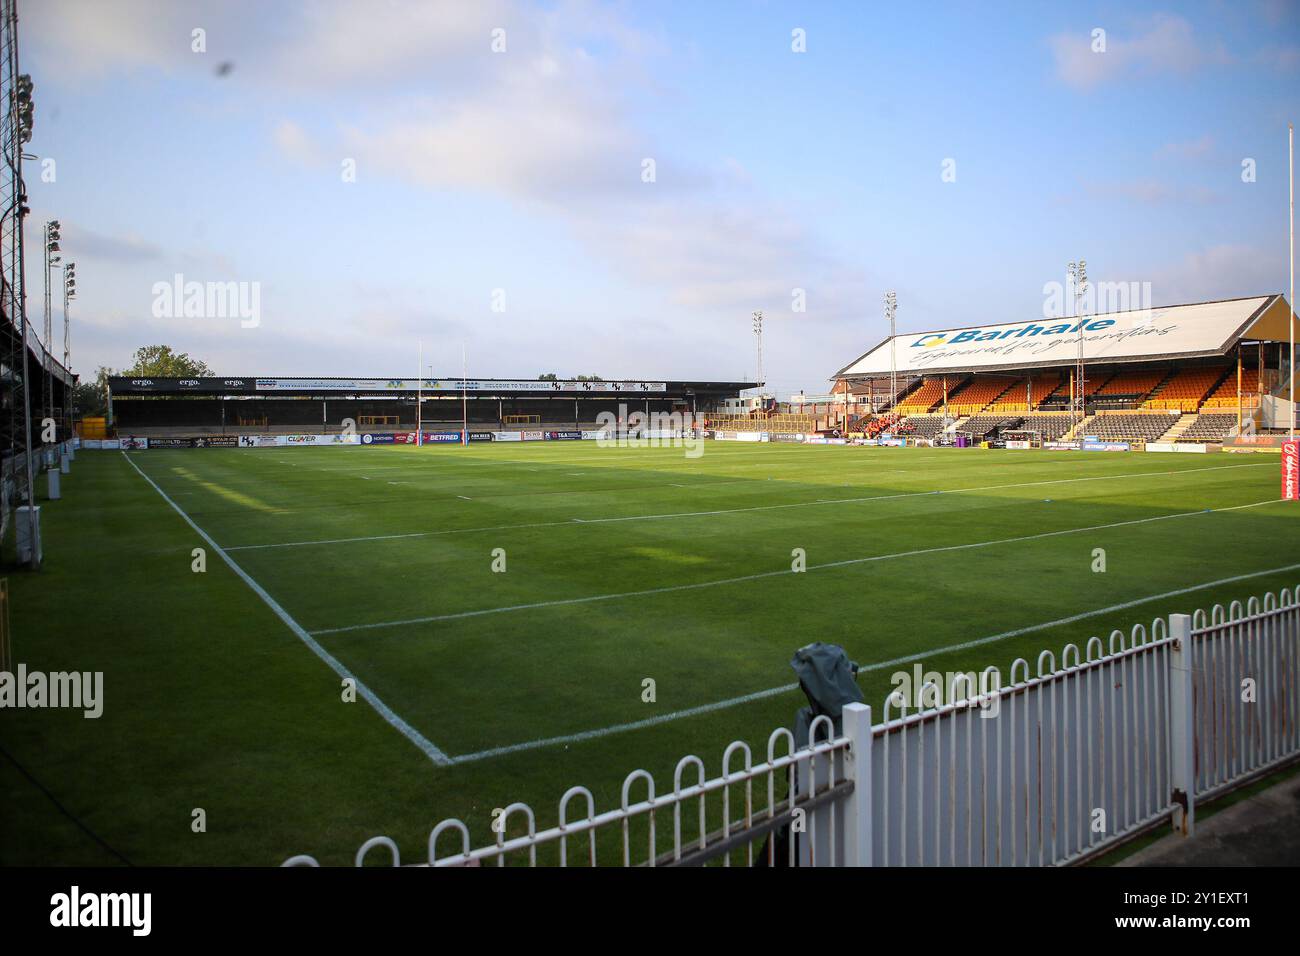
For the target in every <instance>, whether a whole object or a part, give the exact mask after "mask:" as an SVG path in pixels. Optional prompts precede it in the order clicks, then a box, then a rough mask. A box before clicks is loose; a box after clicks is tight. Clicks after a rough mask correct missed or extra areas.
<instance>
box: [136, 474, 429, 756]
mask: <svg viewBox="0 0 1300 956" xmlns="http://www.w3.org/2000/svg"><path fill="white" fill-rule="evenodd" d="M122 457H123V458H125V459H126V461H127V464H129V465H130V466H131V467H132V468H134V469H135V471H136V474H138V475H139V476H140V477H141V478H143V479H144V480H145V481H147V482H148V483H149V484H150V486H152V488H153V490H154V491H156V492H158V494H159V495H161V496H162V499H163V501H165V502H167V503H168V504H169V505H171V506H172V509H173V510H174V511H175V512H176V513H177V514H178V515H180V516H181V518H183V519H184V521H185V523H186V524H187V525H189V526H190V527H191V528H193V529H194V531H195V532H196V533H197V534H198V536H199V537H200V538H202V539H203V540H204V541H205V542H207V544H208V547H210V548H212V550H213V551H215V552H216V553H217V554H218V555H220V556H221V560H222V561H225V562H226V564H227V565H228V566H229V567H230V570H232V571H234V572H235V574H236V575H238V577H239V579H240V580H241V581H243V582H244V583H245V584H247V585H248V587H249V588H250V589H251V590H252V592H253V593H254V594H256V595H257V596H258V597H259V598H261V599H262V602H263V603H264V604H266V606H267V607H269V608H270V609H271V610H272V611H273V612H274V613H275V615H276V617H278V618H279V619H280V620H281V621H283V622H284V623H285V624H286V625H287V626H288V628H289V630H291V631H292V632H293V633H294V635H295V636H296V637H297V638H298V639H299V640H300V641H302V642H303V643H304V644H306V645H307V647H309V648H310V649H311V651H312V653H313V654H315V655H316V656H317V657H319V658H320V659H321V660H322V661H324V662H325V663H326V664H327V665H329V667H330V669H331V670H333V671H334V673H336V674H338V675H339V677H342V678H343V679H344V680H351V681H353V683H354V684H355V686H356V689H357V693H358V694H359V695H360V696H361V697H362V699H364V700H365V702H366V703H368V704H369V705H370V706H371V707H373V708H374V709H375V712H376V713H377V714H379V716H380V717H382V718H383V719H384V720H386V721H387V722H388V723H389V724H390V725H391V726H392V727H393V728H394V729H396V730H397V731H398V732H399V733H401V734H402V736H403V737H405V738H406V739H407V740H409V741H410V742H411V743H413V744H415V746H417V747H419V748H420V750H421V751H423V753H424V755H425V756H426V757H428V758H429V759H430V760H432V761H433V762H434V763H435V764H437V765H438V766H440V767H446V766H450V765H451V763H452V760H451V758H450V757H448V756H447V755H446V754H445V753H443V752H442V751H441V750H439V749H438V748H437V747H436V746H434V744H433V741H431V740H429V739H428V738H427V737H425V736H424V735H423V734H421V733H420V732H419V731H418V730H416V729H415V728H414V727H412V726H411V725H410V724H408V723H407V722H406V721H404V720H403V719H402V718H401V717H399V716H398V715H397V714H396V713H394V712H393V710H392V708H390V707H389V706H388V705H387V704H385V703H384V702H383V701H382V700H380V699H379V697H378V696H376V695H375V693H374V692H373V691H372V690H371V689H370V688H369V687H367V686H366V685H365V684H364V683H362V682H361V680H360V678H358V677H356V676H355V675H354V674H353V673H352V672H351V671H350V670H348V668H347V666H346V665H344V664H343V663H342V662H341V661H340V660H339V659H338V658H336V657H335V656H334V655H333V654H331V653H330V652H329V651H327V650H325V648H323V647H321V646H320V644H319V643H318V642H317V641H316V640H315V639H313V638H312V636H311V635H310V634H308V633H307V631H306V629H305V628H303V626H302V625H301V624H299V623H298V622H297V621H295V620H294V619H293V618H292V617H291V616H290V615H289V612H288V611H286V610H285V609H284V608H283V607H281V606H280V604H279V602H277V601H276V600H275V598H273V597H271V595H270V594H268V593H267V592H266V589H265V588H263V587H262V586H261V585H260V584H258V583H257V582H256V581H255V580H253V577H252V575H250V574H249V573H248V572H247V571H245V570H244V569H243V568H241V567H240V566H239V565H238V564H236V563H235V562H234V559H233V558H231V557H230V555H228V554H227V553H226V552H225V549H223V548H222V547H221V545H219V544H217V542H216V541H214V540H212V536H211V535H209V534H208V533H207V532H206V531H204V530H203V529H202V528H200V527H199V526H198V525H197V524H195V523H194V519H193V518H191V517H190V516H189V515H187V514H186V513H185V511H184V510H183V509H182V508H181V506H180V505H178V504H177V503H176V502H175V501H173V500H172V499H171V498H169V497H167V492H165V491H163V490H162V489H161V488H159V487H158V485H157V484H155V483H154V480H153V479H152V478H150V477H149V476H148V475H146V474H145V473H144V472H143V471H141V470H140V466H139V465H137V464H136V463H135V462H134V461H132V460H131V458H130V456H129V455H127V454H126V453H125V452H123V453H122Z"/></svg>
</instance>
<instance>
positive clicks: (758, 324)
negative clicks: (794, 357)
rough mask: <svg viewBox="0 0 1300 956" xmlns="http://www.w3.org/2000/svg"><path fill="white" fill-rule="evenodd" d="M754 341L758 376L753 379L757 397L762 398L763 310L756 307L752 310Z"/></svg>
mask: <svg viewBox="0 0 1300 956" xmlns="http://www.w3.org/2000/svg"><path fill="white" fill-rule="evenodd" d="M753 319H754V341H755V343H756V344H757V346H758V376H757V378H756V379H755V381H756V382H757V383H758V397H759V399H760V403H761V400H762V398H763V310H762V309H758V310H756V311H755V312H754V315H753Z"/></svg>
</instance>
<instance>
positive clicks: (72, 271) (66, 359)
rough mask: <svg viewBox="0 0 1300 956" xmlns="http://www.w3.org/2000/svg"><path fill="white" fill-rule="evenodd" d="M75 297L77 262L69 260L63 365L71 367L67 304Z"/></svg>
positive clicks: (64, 318)
mask: <svg viewBox="0 0 1300 956" xmlns="http://www.w3.org/2000/svg"><path fill="white" fill-rule="evenodd" d="M76 297H77V264H76V263H75V262H69V263H67V264H66V265H65V266H64V267H63V367H64V368H71V367H72V366H71V357H72V344H71V343H72V330H71V323H72V320H71V318H70V317H69V315H68V305H69V303H70V302H72V300H73V299H75V298H76ZM70 404H71V403H70V402H65V403H64V405H65V408H64V417H65V418H66V417H67V415H68V411H67V406H69V405H70Z"/></svg>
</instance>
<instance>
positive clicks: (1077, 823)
mask: <svg viewBox="0 0 1300 956" xmlns="http://www.w3.org/2000/svg"><path fill="white" fill-rule="evenodd" d="M936 676H937V675H936ZM1009 676H1010V683H1009V684H1007V685H1006V686H1002V683H1001V675H1000V673H999V672H998V669H997V668H996V667H988V668H985V670H984V671H982V672H981V673H980V674H979V675H976V674H974V673H965V674H957V675H952V676H951V678H950V679H944V678H941V680H943V681H944V682H945V683H947V684H948V686H946V687H941V686H939V684H938V683H936V682H935V681H933V680H926V681H925V682H924V683H923V684H922V686H921V688H920V689H919V692H918V693H917V694H916V702H917V703H921V702H927V701H930V700H934V702H933V703H928V704H927V705H926V706H921V707H919V708H918V709H916V710H914V711H913V712H911V713H909V712H908V705H907V701H906V700H905V698H903V696H902V694H901V693H900V692H899V691H895V692H894V693H893V694H891V695H890V696H889V697H888V698H887V699H886V701H885V705H884V709H883V718H884V719H883V720H882V722H881V723H879V724H877V725H875V726H873V725H872V723H871V708H870V707H867V706H865V705H863V704H850V705H848V706H846V707H845V708H844V712H843V717H842V721H843V728H842V732H841V733H840V734H839V735H838V736H834V729H833V726H832V724H831V721H830V720H829V719H828V718H826V717H819V718H817V719H816V720H815V721H814V722H813V725H812V738H813V741H814V743H812V744H810V745H808V746H806V747H803V748H799V749H796V747H795V742H794V736H793V734H791V732H790V731H789V730H786V729H784V728H780V729H777V730H775V731H773V732H772V734H771V736H770V737H769V738H768V744H767V757H766V760H765V761H764V762H763V763H759V764H753V763H752V755H751V751H750V748H749V746H748V745H747V744H744V743H742V742H740V741H736V742H733V743H732V744H730V745H729V746H728V747H727V748H726V750H725V751H724V752H723V757H722V774H721V776H717V777H712V778H708V777H707V775H706V770H705V765H704V762H703V761H702V760H701V759H700V758H698V757H696V756H687V757H683V758H682V759H681V760H680V761H679V762H678V763H677V767H676V770H675V771H674V774H673V787H672V790H671V791H670V792H667V793H664V794H657V793H656V790H655V781H654V778H653V776H652V775H651V774H649V773H648V772H647V771H645V770H635V771H633V772H632V773H630V774H628V775H627V777H626V778H625V779H624V781H623V786H622V791H621V794H622V798H621V802H620V806H619V807H617V808H616V809H613V810H608V811H605V812H603V813H599V814H598V813H597V812H596V802H595V798H594V796H593V795H592V793H591V791H590V790H588V789H587V788H585V787H572V788H570V789H569V790H568V791H567V792H566V793H565V794H564V795H563V797H561V799H560V803H559V813H558V820H559V823H558V824H557V825H555V826H552V827H549V828H546V829H543V830H537V828H536V816H535V814H534V813H533V811H532V809H531V808H530V807H528V806H527V805H526V804H522V803H515V804H511V805H510V806H508V807H505V808H504V810H503V811H502V812H500V813H499V814H498V816H497V817H496V819H495V822H494V825H493V827H492V830H493V832H494V833H495V835H496V838H495V842H493V843H491V844H489V845H487V846H483V847H480V848H478V849H471V842H472V841H471V834H470V830H469V828H468V827H467V826H466V825H465V824H464V823H463V822H461V821H460V820H444V821H443V822H441V823H439V824H438V825H437V826H435V827H434V828H433V830H432V831H431V832H430V834H429V839H428V853H427V859H425V860H422V861H420V862H421V864H422V865H428V866H466V865H482V864H484V863H488V862H491V861H495V862H496V863H497V865H501V866H504V865H505V864H506V862H507V858H512V859H513V860H518V861H520V862H525V863H528V864H530V865H536V864H537V863H538V851H539V849H543V850H546V851H549V853H550V854H551V857H552V859H550V860H547V861H546V862H555V863H558V864H559V865H561V866H565V865H573V864H575V863H579V864H581V865H591V866H594V865H596V864H597V863H598V862H616V863H621V864H622V865H624V866H628V865H649V866H655V865H660V866H662V865H699V864H704V863H711V862H716V863H720V864H721V865H724V866H730V865H733V864H735V865H740V864H743V865H757V864H767V865H776V864H786V865H799V866H824V865H829V866H836V865H858V866H869V865H877V866H885V865H888V866H948V865H956V866H1044V865H1055V864H1068V863H1072V862H1077V861H1079V860H1081V859H1083V858H1085V857H1089V856H1092V855H1094V854H1096V853H1097V852H1099V851H1101V850H1104V849H1106V848H1108V847H1110V846H1112V845H1114V844H1116V843H1117V842H1119V841H1121V840H1124V839H1126V838H1128V837H1130V836H1132V835H1134V834H1136V833H1138V832H1140V831H1142V830H1144V829H1147V828H1150V827H1151V826H1152V825H1154V824H1156V823H1157V822H1158V821H1159V820H1161V819H1163V818H1168V819H1170V821H1171V824H1172V825H1173V826H1174V827H1175V828H1176V829H1179V830H1181V831H1182V832H1183V833H1186V834H1189V835H1190V834H1191V833H1192V830H1193V827H1194V820H1195V804H1196V799H1197V798H1198V797H1208V796H1213V795H1214V794H1216V793H1219V792H1221V791H1223V790H1224V789H1226V788H1228V787H1231V786H1235V785H1238V784H1240V783H1242V782H1243V781H1246V780H1249V779H1251V778H1253V777H1255V776H1258V775H1260V774H1262V773H1264V772H1267V771H1268V770H1269V769H1270V768H1272V767H1275V766H1278V765H1280V764H1282V763H1284V762H1286V761H1288V760H1291V759H1293V758H1295V757H1296V756H1297V754H1300V693H1298V688H1300V588H1297V589H1295V590H1283V591H1282V592H1280V594H1278V595H1277V596H1276V597H1275V596H1274V595H1272V594H1269V595H1266V596H1265V597H1264V598H1263V599H1262V601H1261V600H1260V599H1256V598H1252V599H1251V600H1250V601H1249V602H1247V604H1246V605H1245V606H1244V607H1243V606H1242V605H1241V604H1240V602H1233V603H1232V604H1231V605H1230V606H1229V608H1228V609H1226V610H1225V609H1224V608H1222V607H1221V606H1218V605H1216V606H1215V607H1214V608H1212V609H1211V611H1210V612H1209V613H1208V614H1207V613H1206V612H1204V611H1197V612H1196V614H1195V615H1194V616H1189V615H1186V614H1175V615H1171V616H1170V618H1169V619H1168V621H1166V620H1164V619H1156V620H1155V621H1153V622H1152V624H1151V626H1150V628H1147V627H1145V626H1143V625H1141V624H1139V625H1136V626H1134V627H1133V629H1132V630H1131V631H1130V632H1129V634H1128V635H1127V636H1126V635H1125V634H1124V633H1123V632H1122V631H1113V632H1112V633H1111V635H1110V637H1109V639H1108V641H1107V642H1105V643H1104V644H1103V642H1102V640H1101V639H1100V638H1097V637H1092V638H1090V639H1089V640H1088V641H1086V642H1085V644H1084V649H1083V651H1082V652H1081V651H1080V650H1079V648H1078V646H1077V645H1075V644H1067V645H1066V646H1065V648H1064V650H1063V651H1062V653H1061V656H1060V658H1059V660H1058V659H1057V658H1056V656H1055V655H1054V654H1052V653H1051V652H1050V651H1043V652H1042V653H1041V654H1039V655H1038V658H1037V660H1036V662H1035V665H1034V667H1033V668H1032V672H1031V667H1030V665H1029V662H1028V661H1026V660H1025V659H1023V658H1020V659H1017V660H1016V661H1014V662H1013V663H1012V665H1011V670H1010V675H1009ZM945 696H946V697H947V698H948V702H943V700H942V698H943V697H945ZM782 744H784V747H782ZM781 749H783V750H784V753H783V754H782V755H778V753H777V751H778V750H781ZM738 761H739V762H740V764H741V766H739V767H737V768H736V769H732V764H733V763H736V762H738ZM688 774H690V775H693V776H694V778H695V782H694V783H687V782H686V775H688ZM756 783H758V784H759V794H758V795H759V798H760V800H762V801H763V802H761V803H760V804H759V805H756V804H755V802H754V798H755V792H754V791H755V784H756ZM778 784H780V786H778ZM634 785H643V786H644V787H645V788H646V791H645V792H646V797H645V799H643V800H639V801H636V802H633V801H632V797H631V793H632V788H633V787H634ZM764 798H765V799H764ZM578 799H580V800H581V811H580V812H583V814H584V815H583V816H582V817H581V818H579V819H573V820H571V819H570V818H569V814H570V812H571V811H570V809H569V806H570V804H571V802H572V801H574V800H578ZM709 801H712V803H710V802H709ZM710 807H711V808H712V817H713V818H714V819H715V820H716V825H714V826H713V829H712V830H710V823H709V821H710V818H711V815H710ZM670 814H671V829H667V827H668V822H667V819H666V818H667V817H668V816H669V815H670ZM515 815H520V816H522V818H523V819H524V822H525V823H526V825H527V832H526V833H522V834H519V835H515V836H508V835H507V833H508V831H509V825H510V819H511V818H512V817H514V816H515ZM634 822H637V823H639V825H640V826H641V828H642V829H644V830H645V831H646V832H645V835H644V837H642V836H638V837H636V838H633V837H632V835H631V827H632V825H633V823H634ZM692 829H693V832H688V831H690V830H692ZM778 831H781V832H791V834H792V838H791V839H790V840H789V841H778V839H776V838H774V835H775V834H777V833H778ZM602 833H603V834H604V836H603V838H602ZM443 834H458V835H459V837H460V840H459V844H460V845H459V847H458V848H457V851H456V852H454V853H451V854H449V855H447V856H438V850H439V841H440V839H441V838H443ZM598 839H599V840H600V842H601V844H602V845H603V846H604V847H606V851H605V852H606V859H605V860H603V861H602V860H601V859H600V858H599V852H598ZM642 839H644V841H645V842H644V843H642V842H641V840H642ZM764 839H766V840H767V842H766V844H765V845H763V846H762V847H761V848H758V849H756V845H757V844H759V843H760V841H763V840H764ZM787 842H788V845H786V843H787ZM778 843H780V844H781V845H782V847H783V849H781V850H780V851H778V849H777V847H778ZM379 847H383V848H385V849H387V850H388V851H389V854H390V856H391V861H392V863H393V865H399V864H400V862H401V860H400V855H399V850H398V847H397V844H396V843H395V842H394V841H393V840H391V839H389V838H388V837H375V838H373V839H371V840H368V841H366V842H365V843H364V844H363V845H362V846H361V848H360V849H359V850H358V851H357V854H356V857H355V861H354V862H355V863H356V865H358V866H360V865H362V864H363V863H364V862H365V860H366V857H367V855H368V854H369V852H370V851H371V850H373V849H376V848H379ZM575 847H576V849H575ZM614 847H617V853H612V852H610V849H611V848H614ZM778 852H781V853H782V854H784V856H783V858H782V859H778V858H777V854H778ZM610 856H614V857H615V859H613V860H612V861H611V860H610V859H608V857H610ZM284 865H286V866H289V865H309V866H315V865H317V863H316V860H315V859H313V858H312V857H310V856H295V857H292V858H290V859H289V860H287V861H285V864H284Z"/></svg>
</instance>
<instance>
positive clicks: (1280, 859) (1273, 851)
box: [1116, 776, 1300, 866]
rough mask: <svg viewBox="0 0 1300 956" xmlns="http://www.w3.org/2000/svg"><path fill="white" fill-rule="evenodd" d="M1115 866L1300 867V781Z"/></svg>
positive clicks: (1288, 782)
mask: <svg viewBox="0 0 1300 956" xmlns="http://www.w3.org/2000/svg"><path fill="white" fill-rule="evenodd" d="M1116 865H1117V866H1300V776H1295V777H1291V778H1290V779H1289V780H1284V781H1283V782H1282V783H1279V784H1277V785H1276V786H1272V787H1269V788H1268V789H1267V790H1265V791H1263V792H1262V793H1257V794H1255V795H1254V796H1253V797H1250V798H1248V799H1246V800H1242V801H1241V802H1240V803H1237V804H1234V805H1233V806H1231V807H1229V808H1228V809H1226V810H1223V811H1220V812H1219V813H1216V814H1215V815H1214V816H1212V817H1210V818H1209V819H1208V820H1205V821H1204V822H1201V821H1197V824H1196V832H1195V835H1194V836H1192V837H1191V838H1190V839H1184V838H1183V837H1181V836H1176V835H1172V834H1171V835H1170V836H1167V837H1165V838H1163V839H1161V840H1157V841H1156V842H1155V843H1153V844H1151V845H1150V846H1148V847H1146V848H1145V849H1143V850H1139V851H1138V852H1137V853H1134V854H1133V855H1132V856H1130V857H1128V858H1127V859H1125V860H1123V861H1121V862H1120V863H1117V864H1116Z"/></svg>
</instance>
